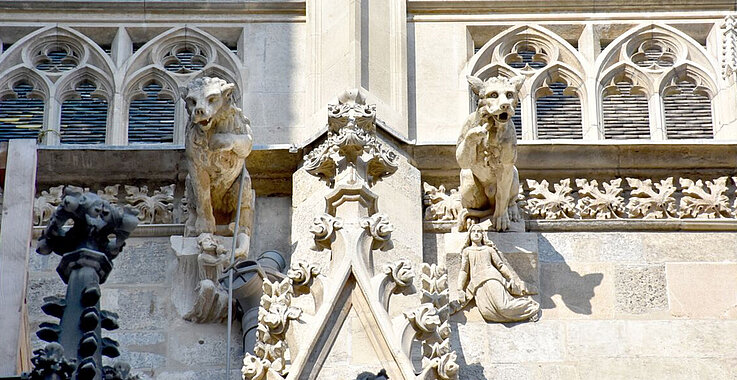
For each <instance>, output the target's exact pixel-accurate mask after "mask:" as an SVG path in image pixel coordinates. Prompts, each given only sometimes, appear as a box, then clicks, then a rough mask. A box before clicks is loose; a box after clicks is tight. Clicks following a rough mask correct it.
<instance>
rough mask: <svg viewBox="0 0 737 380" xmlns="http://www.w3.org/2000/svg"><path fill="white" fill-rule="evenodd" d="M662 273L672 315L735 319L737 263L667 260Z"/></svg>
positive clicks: (736, 317) (736, 306)
mask: <svg viewBox="0 0 737 380" xmlns="http://www.w3.org/2000/svg"><path fill="white" fill-rule="evenodd" d="M732 248H733V249H734V247H732ZM665 276H666V278H667V281H668V298H669V299H670V312H671V314H672V315H673V316H674V317H687V318H695V319H698V318H726V319H737V264H718V263H668V264H666V265H665Z"/></svg>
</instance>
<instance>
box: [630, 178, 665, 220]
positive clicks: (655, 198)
mask: <svg viewBox="0 0 737 380" xmlns="http://www.w3.org/2000/svg"><path fill="white" fill-rule="evenodd" d="M627 183H628V184H629V185H630V187H631V188H632V191H631V192H630V200H629V203H627V215H628V216H629V217H631V218H644V219H666V218H673V217H676V216H677V213H676V200H675V198H673V194H674V193H675V192H676V187H675V186H673V178H672V177H668V178H666V179H664V180H661V181H660V182H656V183H653V181H651V180H649V179H646V180H641V179H636V178H627ZM653 187H654V188H653Z"/></svg>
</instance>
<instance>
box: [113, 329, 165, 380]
mask: <svg viewBox="0 0 737 380" xmlns="http://www.w3.org/2000/svg"><path fill="white" fill-rule="evenodd" d="M103 335H104V336H107V337H109V338H112V339H115V340H116V341H118V343H119V344H120V360H124V361H127V362H128V363H129V364H130V365H131V367H132V368H135V369H137V371H141V370H143V369H155V368H163V367H165V366H166V334H165V333H164V332H163V331H140V332H135V331H123V330H120V331H111V332H106V333H104V334H103Z"/></svg>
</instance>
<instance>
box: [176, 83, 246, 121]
mask: <svg viewBox="0 0 737 380" xmlns="http://www.w3.org/2000/svg"><path fill="white" fill-rule="evenodd" d="M234 88H235V85H234V84H233V83H228V82H226V81H224V80H222V79H220V78H210V77H203V78H197V79H195V80H193V81H191V82H190V83H189V84H188V85H187V87H182V88H181V89H180V91H181V93H182V98H183V99H184V101H185V102H186V103H187V113H189V120H190V121H191V122H192V124H194V125H198V126H199V127H200V128H201V129H202V130H203V131H206V130H208V129H210V127H211V126H212V119H213V118H214V117H215V116H216V115H217V114H218V112H220V110H221V109H222V108H223V106H225V105H227V104H229V103H230V102H231V96H232V95H233V89H234Z"/></svg>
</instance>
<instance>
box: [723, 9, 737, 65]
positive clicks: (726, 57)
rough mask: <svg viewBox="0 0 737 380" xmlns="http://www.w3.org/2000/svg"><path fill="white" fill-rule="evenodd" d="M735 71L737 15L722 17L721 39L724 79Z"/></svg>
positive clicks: (736, 58)
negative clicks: (722, 29) (722, 30)
mask: <svg viewBox="0 0 737 380" xmlns="http://www.w3.org/2000/svg"><path fill="white" fill-rule="evenodd" d="M735 72H737V16H735V15H733V14H731V15H727V16H726V17H725V18H724V32H723V40H722V75H723V77H724V78H725V79H727V78H729V77H730V76H732V75H733V74H734V73H735Z"/></svg>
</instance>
